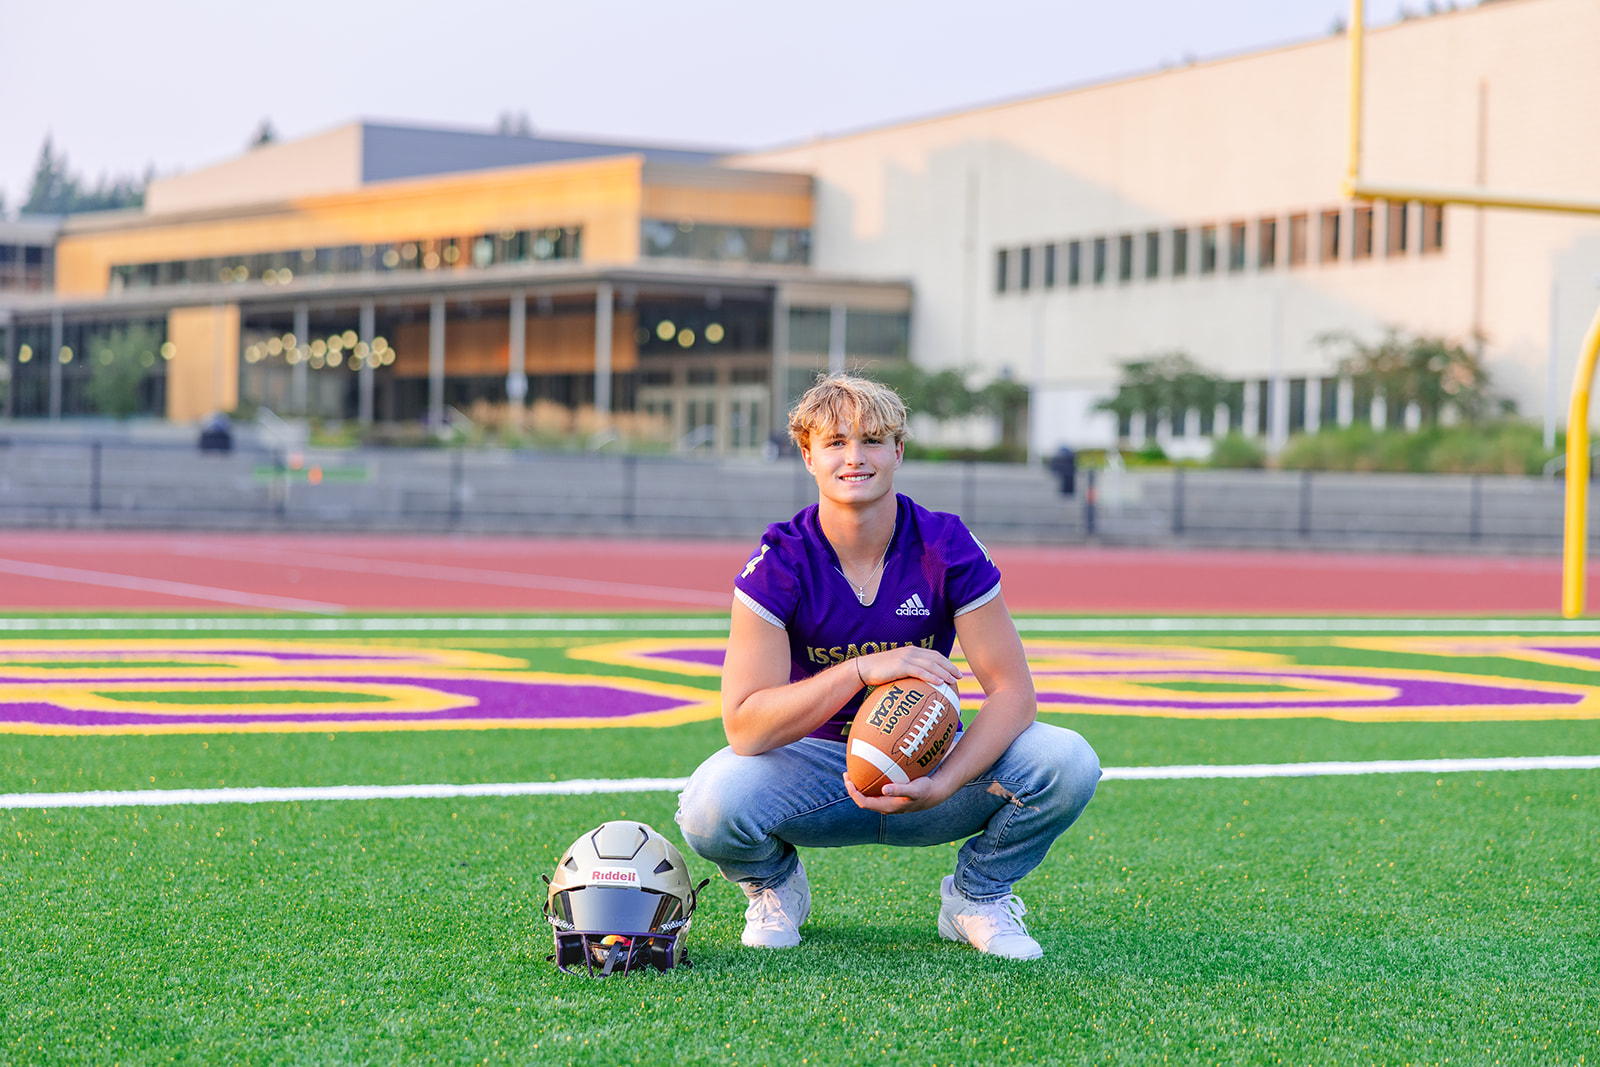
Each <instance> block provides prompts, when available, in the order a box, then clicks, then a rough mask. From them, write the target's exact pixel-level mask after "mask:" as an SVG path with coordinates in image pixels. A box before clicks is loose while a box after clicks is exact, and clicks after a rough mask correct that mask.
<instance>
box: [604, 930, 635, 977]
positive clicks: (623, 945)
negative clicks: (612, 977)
mask: <svg viewBox="0 0 1600 1067" xmlns="http://www.w3.org/2000/svg"><path fill="white" fill-rule="evenodd" d="M632 955H633V943H632V942H631V941H629V940H627V939H626V938H621V939H618V940H616V941H613V942H611V951H610V952H608V953H606V963H605V966H604V967H601V968H600V977H601V978H604V977H606V976H607V975H609V974H610V973H611V969H612V968H613V967H615V966H616V965H617V961H618V960H619V959H622V958H624V957H625V956H628V957H631V956H632ZM629 962H632V961H631V959H630V961H629ZM622 969H623V971H624V972H626V971H627V969H628V965H627V964H626V963H624V964H623V965H622Z"/></svg>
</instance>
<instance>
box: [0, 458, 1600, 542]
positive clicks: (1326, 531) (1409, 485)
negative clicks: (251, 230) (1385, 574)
mask: <svg viewBox="0 0 1600 1067" xmlns="http://www.w3.org/2000/svg"><path fill="white" fill-rule="evenodd" d="M896 484H897V486H898V487H899V489H900V490H901V491H902V492H905V493H907V494H908V495H910V496H912V497H913V498H914V499H916V500H917V501H918V502H919V503H921V504H923V505H924V506H926V507H930V508H933V509H935V510H941V511H953V512H956V513H958V514H960V515H961V516H962V517H963V518H964V519H965V520H966V521H967V523H968V525H969V526H971V527H972V528H973V529H974V530H975V531H976V532H977V533H978V534H979V536H980V537H983V538H985V539H986V540H993V541H996V542H1002V543H1003V542H1012V543H1042V544H1082V543H1088V542H1094V543H1104V544H1118V545H1185V544H1191V545H1212V546H1227V545H1236V546H1274V547H1317V548H1363V547H1373V548H1402V549H1468V550H1472V549H1477V550H1484V551H1512V552H1521V553H1544V552H1554V551H1558V550H1559V548H1560V544H1561V529H1562V508H1563V506H1564V504H1563V494H1562V489H1561V484H1560V483H1559V482H1557V481H1552V480H1547V479H1538V478H1521V477H1480V476H1473V477H1468V476H1459V477H1458V476H1443V475H1382V474H1343V473H1311V472H1279V471H1210V470H1185V469H1182V468H1177V469H1158V470H1150V471H1140V470H1135V471H1120V472H1107V471H1099V472H1092V473H1086V474H1083V475H1080V476H1079V479H1078V484H1077V492H1076V493H1075V495H1074V496H1072V497H1066V496H1063V495H1061V493H1060V492H1059V489H1058V487H1057V484H1056V482H1055V479H1054V478H1052V477H1051V475H1049V474H1048V473H1047V472H1045V471H1044V470H1042V469H1040V468H1038V467H1030V466H1021V465H1011V464H985V463H944V464H940V463H915V462H913V463H907V464H906V465H905V466H904V467H903V468H902V469H901V471H900V473H899V474H898V475H897V477H896ZM815 499H816V487H815V485H814V484H813V482H812V480H811V478H810V476H809V475H808V474H807V473H806V471H805V468H804V467H803V466H802V465H801V464H800V462H799V461H798V460H795V459H784V460H777V461H770V462H769V461H763V460H758V459H694V458H685V457H654V456H634V455H604V454H593V453H586V454H564V453H548V452H532V451H506V450H490V449H446V448H428V449H366V450H354V451H333V450H329V451H318V450H314V449H313V450H308V451H305V452H303V453H297V454H291V453H290V452H288V451H287V450H283V449H276V448H271V447H263V446H256V445H249V446H246V447H242V448H238V449H236V450H234V451H232V452H229V453H226V454H218V453H201V452H199V451H198V450H197V449H196V448H195V447H194V446H193V444H192V443H177V442H137V441H129V440H105V439H97V440H70V439H60V438H57V439H48V438H39V439H35V438H13V439H10V440H7V439H5V438H0V525H4V526H10V527H105V528H148V529H172V528H176V529H231V530H349V531H360V530H384V531H405V530H415V531H432V532H438V531H447V530H461V531H468V532H484V533H528V534H550V535H573V536H605V535H637V536H662V537H733V538H741V539H743V538H749V537H751V536H754V535H756V534H758V533H759V532H760V531H761V529H762V528H763V527H764V526H765V525H766V524H767V523H769V522H772V521H775V520H778V519H782V518H786V517H788V516H789V515H791V514H793V513H794V512H795V511H797V510H798V509H800V508H801V507H804V506H805V505H806V504H808V503H811V502H813V501H815ZM1597 525H1600V524H1596V523H1591V527H1590V528H1591V529H1596V527H1597Z"/></svg>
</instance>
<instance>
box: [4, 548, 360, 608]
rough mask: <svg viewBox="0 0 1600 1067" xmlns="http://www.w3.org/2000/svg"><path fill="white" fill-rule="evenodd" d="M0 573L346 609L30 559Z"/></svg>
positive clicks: (222, 600)
mask: <svg viewBox="0 0 1600 1067" xmlns="http://www.w3.org/2000/svg"><path fill="white" fill-rule="evenodd" d="M0 573H4V574H16V575H20V576H22V577H24V578H43V579H45V580H47V581H53V582H77V583H79V584H80V585H98V586H102V587H105V588H109V589H132V590H135V591H137V592H140V593H160V594H162V595H164V596H181V597H186V598H188V599H189V600H209V601H211V602H212V603H215V604H232V605H234V606H235V607H243V608H265V609H267V610H268V611H309V612H313V613H315V614H318V615H339V614H342V613H343V612H344V610H345V609H344V606H343V605H341V604H329V603H326V602H324V601H321V600H298V599H296V598H294V597H282V596H268V595H266V594H262V593H243V592H240V591H239V590H237V589H221V588H218V587H217V586H212V585H195V584H193V583H191V582H173V581H168V580H166V579H164V578H135V577H134V576H132V575H128V574H112V573H109V572H107V571H86V570H83V569H82V568H79V567H56V566H52V565H50V564H47V563H30V562H27V561H25V560H19V559H0Z"/></svg>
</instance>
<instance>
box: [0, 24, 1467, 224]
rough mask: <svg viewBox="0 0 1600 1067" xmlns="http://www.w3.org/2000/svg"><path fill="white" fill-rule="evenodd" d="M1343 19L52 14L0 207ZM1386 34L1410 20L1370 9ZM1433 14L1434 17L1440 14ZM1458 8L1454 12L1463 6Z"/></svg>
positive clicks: (23, 66)
mask: <svg viewBox="0 0 1600 1067" xmlns="http://www.w3.org/2000/svg"><path fill="white" fill-rule="evenodd" d="M1349 6H1350V5H1349V0H1095V2H1090V0H987V2H977V3H975V2H973V0H809V2H807V3H803V4H800V3H792V2H791V3H786V4H778V3H773V2H771V0H567V2H564V3H550V2H548V0H450V2H449V3H441V2H438V0H433V2H413V0H389V2H385V3H376V2H370V0H273V2H271V3H265V4H261V3H253V4H230V3H217V2H216V0H207V2H205V3H198V2H188V0H185V2H180V0H143V2H141V3H136V4H130V3H126V2H125V0H117V2H111V0H51V2H48V3H38V2H35V3H26V4H18V5H15V6H14V7H12V9H11V10H10V11H9V12H8V13H7V15H6V19H5V23H6V25H5V32H4V33H0V70H4V71H6V79H5V80H6V84H7V86H8V88H7V90H6V100H5V105H4V106H3V107H0V195H3V196H4V198H5V203H6V206H7V209H8V211H9V212H10V213H11V214H15V212H16V210H17V208H18V207H19V206H20V204H21V202H22V201H23V200H24V199H25V198H26V196H27V189H28V185H29V182H30V181H31V177H32V173H33V169H34V165H35V163H36V162H37V160H38V157H39V149H40V146H41V144H42V143H43V142H44V139H45V138H46V137H47V136H49V137H51V138H52V139H53V141H54V144H55V146H56V149H57V150H58V152H62V153H65V154H66V156H67V158H68V160H69V163H70V165H71V167H72V169H73V171H74V172H76V173H78V174H80V175H81V176H83V177H84V178H86V179H87V180H88V181H89V182H90V183H91V184H92V183H93V182H94V181H95V180H96V179H97V178H99V177H101V176H103V175H113V176H114V175H136V174H142V173H144V171H145V170H146V168H150V167H153V168H154V170H155V172H156V173H157V174H172V173H177V172H180V171H185V170H193V169H196V168H198V167H202V166H205V165H207V164H211V163H216V162H220V161H222V160H224V159H228V158H231V157H232V156H235V155H238V154H239V153H240V152H241V151H243V150H244V148H245V146H246V144H247V142H248V141H249V140H250V138H251V135H252V134H253V133H254V132H255V130H256V129H257V128H258V127H259V126H260V124H261V122H262V121H263V120H268V121H270V122H271V124H272V126H273V127H274V129H275V130H276V131H277V133H278V135H279V137H280V138H283V139H292V138H295V137H299V136H303V135H305V134H310V133H316V132H318V131H320V130H324V129H328V128H330V127H333V126H338V125H341V124H343V123H346V122H349V121H352V120H355V119H359V118H367V119H385V120H399V121H402V122H416V123H422V124H429V125H443V126H456V127H463V128H470V129H483V130H487V129H492V128H493V127H494V126H495V124H496V122H497V120H498V117H499V116H500V115H502V114H525V115H526V116H527V117H528V119H529V120H530V121H531V122H532V124H533V127H534V129H535V131H536V132H540V133H548V134H567V135H571V134H576V135H579V136H590V137H594V138H597V139H606V138H621V139H629V140H640V141H648V142H661V143H669V144H687V145H696V146H699V145H705V146H711V147H728V148H764V147H772V146H776V145H782V144H787V143H791V142H795V141H801V140H806V139H808V138H811V137H814V136H818V135H825V134H834V133H843V132H848V131H851V130H857V129H862V128H865V127H870V126H876V125H882V124H885V123H890V122H895V121H899V120H903V119H908V118H915V117H920V116H925V115H931V114H939V113H942V112H948V111H953V110H958V109H961V108H965V107H970V106H975V105H979V104H985V103H990V102H994V101H997V100H1005V99H1012V98H1016V97H1021V96H1028V95H1032V94H1035V93H1040V92H1045V91H1049V90H1052V89H1060V88H1067V87H1071V86H1075V85H1083V84H1088V83H1093V82H1097V81H1104V80H1107V79H1112V78H1116V77H1121V76H1125V75H1132V74H1140V73H1144V72H1147V71H1151V70H1156V69H1159V68H1161V67H1163V66H1170V65H1175V64H1181V63H1184V62H1188V61H1191V60H1197V59H1198V60H1205V59H1213V58H1219V57H1223V56H1228V55H1233V54H1237V53H1240V52H1248V51H1253V50H1256V49H1260V48H1267V47H1271V46H1274V45H1279V44H1286V43H1290V42H1294V41H1301V40H1307V39H1310V38H1315V37H1319V36H1323V35H1325V34H1327V33H1329V32H1330V31H1331V30H1332V28H1333V27H1334V25H1335V24H1336V23H1337V22H1339V21H1341V20H1342V19H1343V18H1344V17H1346V15H1347V14H1348V11H1349ZM1366 6H1367V24H1368V25H1369V26H1378V25H1383V24H1385V23H1388V22H1392V21H1394V20H1395V19H1397V18H1399V17H1400V16H1401V14H1402V12H1403V11H1404V10H1405V9H1407V8H1409V9H1410V10H1413V11H1418V12H1420V11H1422V10H1424V9H1425V8H1426V7H1427V6H1428V2H1427V0H1412V2H1411V3H1409V4H1401V3H1398V2H1396V0H1368V3H1367V5H1366ZM1440 6H1447V5H1446V4H1445V3H1443V2H1441V3H1440ZM1461 6H1468V5H1466V4H1462V5H1461Z"/></svg>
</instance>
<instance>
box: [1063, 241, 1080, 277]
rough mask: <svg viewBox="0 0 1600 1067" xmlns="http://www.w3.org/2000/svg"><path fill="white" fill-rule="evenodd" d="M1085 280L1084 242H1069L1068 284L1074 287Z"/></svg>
mask: <svg viewBox="0 0 1600 1067" xmlns="http://www.w3.org/2000/svg"><path fill="white" fill-rule="evenodd" d="M1081 281H1083V242H1082V241H1068V242H1067V286H1068V288H1072V287H1075V286H1077V284H1078V283H1079V282H1081Z"/></svg>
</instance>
